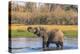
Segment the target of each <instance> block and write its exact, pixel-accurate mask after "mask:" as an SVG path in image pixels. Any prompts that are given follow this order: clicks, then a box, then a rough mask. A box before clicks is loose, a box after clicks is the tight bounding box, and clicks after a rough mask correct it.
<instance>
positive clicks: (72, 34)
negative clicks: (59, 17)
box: [64, 31, 78, 37]
mask: <svg viewBox="0 0 80 54" xmlns="http://www.w3.org/2000/svg"><path fill="white" fill-rule="evenodd" d="M64 36H67V37H78V31H64Z"/></svg>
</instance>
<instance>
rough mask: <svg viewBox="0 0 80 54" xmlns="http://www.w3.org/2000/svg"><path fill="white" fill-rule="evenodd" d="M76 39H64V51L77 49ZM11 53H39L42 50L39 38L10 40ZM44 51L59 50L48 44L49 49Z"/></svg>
mask: <svg viewBox="0 0 80 54" xmlns="http://www.w3.org/2000/svg"><path fill="white" fill-rule="evenodd" d="M77 42H78V41H77V38H64V49H77V48H78V43H77ZM11 44H12V47H11V48H12V52H13V53H18V52H19V53H20V52H39V51H43V49H42V39H41V38H12V43H11ZM45 50H48V51H49V50H61V49H56V45H55V44H50V46H49V49H45Z"/></svg>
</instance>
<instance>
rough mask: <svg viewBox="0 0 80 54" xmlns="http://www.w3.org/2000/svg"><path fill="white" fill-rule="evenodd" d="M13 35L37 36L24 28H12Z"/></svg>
mask: <svg viewBox="0 0 80 54" xmlns="http://www.w3.org/2000/svg"><path fill="white" fill-rule="evenodd" d="M11 37H35V36H34V34H33V33H30V32H28V31H24V30H11Z"/></svg>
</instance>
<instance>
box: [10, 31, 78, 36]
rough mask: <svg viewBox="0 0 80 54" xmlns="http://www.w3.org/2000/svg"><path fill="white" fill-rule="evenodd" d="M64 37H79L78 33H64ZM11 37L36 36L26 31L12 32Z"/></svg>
mask: <svg viewBox="0 0 80 54" xmlns="http://www.w3.org/2000/svg"><path fill="white" fill-rule="evenodd" d="M64 36H67V37H77V31H64ZM11 37H36V36H35V34H33V33H30V32H28V31H25V30H12V31H11Z"/></svg>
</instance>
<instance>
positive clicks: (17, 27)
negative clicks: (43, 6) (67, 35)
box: [11, 24, 78, 31]
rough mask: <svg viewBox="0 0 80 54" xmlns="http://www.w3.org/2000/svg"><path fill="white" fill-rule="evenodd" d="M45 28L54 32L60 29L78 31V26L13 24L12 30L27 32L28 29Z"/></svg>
mask: <svg viewBox="0 0 80 54" xmlns="http://www.w3.org/2000/svg"><path fill="white" fill-rule="evenodd" d="M29 26H30V27H44V28H46V29H47V30H52V29H60V30H62V31H77V30H78V26H76V25H24V24H12V25H11V29H12V30H16V29H20V30H26V29H27V28H28V27H29Z"/></svg>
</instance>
